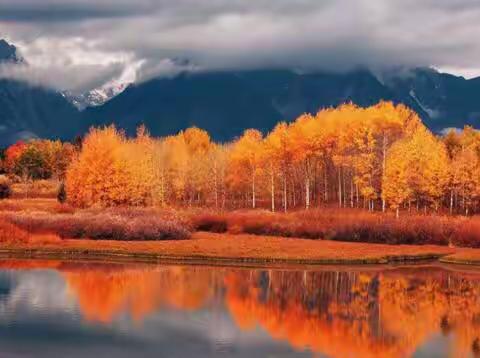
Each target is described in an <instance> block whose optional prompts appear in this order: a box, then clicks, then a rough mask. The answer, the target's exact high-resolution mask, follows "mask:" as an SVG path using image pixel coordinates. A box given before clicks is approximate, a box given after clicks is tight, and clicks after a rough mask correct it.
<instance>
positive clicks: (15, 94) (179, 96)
mask: <svg viewBox="0 0 480 358" xmlns="http://www.w3.org/2000/svg"><path fill="white" fill-rule="evenodd" d="M24 61H25V62H24ZM26 61H28V59H26V60H24V59H23V58H22V57H21V56H19V55H18V53H17V49H16V47H15V46H13V45H10V44H8V43H7V42H6V41H2V40H0V64H1V63H6V62H8V63H9V64H8V65H11V64H12V63H13V65H15V64H16V63H19V62H22V63H23V64H25V63H26V64H27V65H28V62H26ZM120 85H121V84H120ZM119 92H120V93H115V94H114V96H113V97H112V98H110V99H109V100H107V101H105V103H103V104H100V105H98V106H95V107H87V108H86V109H85V110H83V111H80V110H79V109H78V108H77V107H75V106H74V105H73V104H72V101H73V100H72V98H69V97H68V96H67V95H66V94H63V93H59V92H57V91H54V90H50V89H46V88H43V87H38V86H33V85H31V84H28V83H26V82H21V81H17V80H13V79H8V78H3V79H0V146H5V145H9V144H11V143H13V142H14V141H16V140H18V139H21V138H29V137H46V138H60V139H72V138H73V137H74V136H76V135H80V134H83V133H85V132H86V131H87V130H88V128H89V127H90V126H95V125H96V126H102V125H108V124H111V123H114V124H115V125H117V126H118V127H120V128H122V129H125V130H126V132H127V134H134V133H135V130H136V127H137V126H138V125H139V124H145V125H146V126H147V128H149V130H150V132H151V133H152V135H155V136H160V135H169V134H173V133H176V132H178V131H180V130H183V129H185V128H187V127H189V126H198V127H201V128H204V129H206V130H208V131H209V132H210V133H211V135H212V137H213V138H214V139H216V140H220V141H227V140H231V139H232V138H235V137H237V136H239V135H240V134H241V133H242V132H243V130H245V129H246V128H257V129H260V130H262V131H263V132H266V131H268V130H270V129H271V128H272V127H273V126H274V125H275V124H276V123H277V122H279V121H291V120H293V119H295V118H296V117H297V116H299V115H301V114H303V113H315V112H317V111H318V110H320V109H322V108H326V107H332V106H337V105H340V104H342V103H345V102H352V103H355V104H357V105H360V106H369V105H372V104H375V103H377V102H379V101H381V100H386V101H392V102H394V103H403V104H405V105H407V106H408V107H410V108H412V109H413V110H415V111H416V112H417V113H418V114H419V115H420V117H421V118H422V119H423V120H424V122H425V123H426V125H427V126H428V127H429V128H430V129H432V130H434V131H436V132H441V131H442V130H443V129H444V128H450V127H454V128H455V127H457V128H458V127H463V126H464V125H472V126H474V127H475V126H478V124H479V123H480V101H478V97H479V95H480V78H474V79H465V78H463V77H460V76H454V75H450V74H447V73H440V72H438V71H436V70H434V69H431V68H415V69H405V68H399V69H396V70H393V71H390V72H385V73H382V74H378V73H374V72H372V71H370V70H368V69H366V68H357V69H354V70H351V71H349V72H344V73H331V72H320V71H317V72H311V73H299V72H296V71H292V70H288V69H287V70H281V69H276V70H268V69H267V70H250V71H217V72H213V71H212V72H196V71H183V72H181V73H179V74H177V75H176V76H172V77H168V78H167V77H163V78H154V79H151V80H149V81H146V82H143V83H137V84H129V85H126V86H125V89H124V90H123V91H119ZM103 99H104V98H100V100H103Z"/></svg>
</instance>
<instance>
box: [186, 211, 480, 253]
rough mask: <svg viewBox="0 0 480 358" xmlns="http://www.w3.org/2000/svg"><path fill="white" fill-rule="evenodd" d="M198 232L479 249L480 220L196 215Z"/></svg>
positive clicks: (359, 214) (357, 214) (344, 214)
mask: <svg viewBox="0 0 480 358" xmlns="http://www.w3.org/2000/svg"><path fill="white" fill-rule="evenodd" d="M190 220H191V222H192V227H193V228H194V229H195V230H200V231H209V232H217V233H233V234H238V233H245V234H252V235H268V236H279V237H297V238H306V239H324V240H334V241H349V242H364V243H382V244H392V245H399V244H405V245H427V244H430V245H445V246H452V245H453V246H460V247H480V219H479V218H468V219H467V218H463V217H447V216H430V215H429V216H423V215H405V216H403V217H401V218H399V219H396V218H395V217H394V216H393V215H389V214H383V213H370V212H365V211H360V210H348V209H342V210H338V209H312V210H308V211H305V210H303V211H297V212H291V213H286V214H285V213H275V214H273V213H271V212H268V211H238V212H228V213H215V212H210V213H194V214H191V215H190Z"/></svg>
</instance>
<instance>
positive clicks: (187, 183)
mask: <svg viewBox="0 0 480 358" xmlns="http://www.w3.org/2000/svg"><path fill="white" fill-rule="evenodd" d="M479 159H480V133H479V132H477V131H476V130H475V129H473V128H471V127H465V128H464V129H463V130H462V131H459V130H451V131H449V132H448V133H446V134H445V135H442V136H437V135H435V134H434V133H432V132H430V131H429V130H428V129H427V128H426V127H425V125H424V124H423V123H422V121H421V120H420V118H419V116H418V115H417V114H416V113H415V112H413V111H412V110H410V109H409V108H407V107H406V106H404V105H394V104H393V103H391V102H380V103H378V104H377V105H374V106H371V107H368V108H361V107H358V106H356V105H354V104H344V105H341V106H339V107H337V108H328V109H324V110H321V111H319V112H318V113H317V114H304V115H302V116H300V117H299V118H297V119H296V120H295V121H293V122H291V123H286V122H282V123H278V124H277V125H276V127H275V128H274V129H273V130H272V131H271V132H270V133H267V134H266V135H264V134H262V133H261V132H260V131H258V130H255V129H247V130H245V132H244V133H243V135H241V136H240V137H238V138H236V139H235V140H233V141H231V142H228V143H216V142H214V141H213V140H212V139H211V137H210V135H209V133H207V132H206V131H204V130H202V129H199V128H196V127H192V128H188V129H186V130H185V131H182V132H180V133H178V134H176V135H171V136H167V137H161V138H154V137H152V136H150V135H149V133H148V129H147V128H145V127H144V126H140V127H139V128H138V131H137V135H136V137H134V138H129V137H127V136H126V135H125V134H124V133H123V132H122V130H121V129H117V128H115V127H114V126H109V127H103V128H91V129H90V131H89V133H88V134H87V135H86V136H85V137H84V138H81V139H76V140H75V141H74V142H73V143H62V142H60V141H51V140H32V141H28V142H18V143H16V144H14V145H12V146H10V147H9V148H7V149H6V150H5V151H4V152H3V155H2V165H1V166H2V170H3V172H4V173H5V177H6V179H4V181H8V182H17V183H18V182H24V183H25V184H28V183H32V182H35V181H39V180H55V181H56V182H58V183H60V189H61V191H62V192H63V194H62V195H61V196H60V198H61V199H62V200H66V201H68V203H69V204H71V205H72V206H74V207H80V208H88V207H101V208H106V207H116V206H135V207H138V206H140V207H144V206H148V207H150V206H158V207H182V208H185V207H209V208H215V209H222V210H231V209H240V208H253V209H255V208H264V209H269V210H271V211H282V212H287V211H289V210H295V209H310V208H318V207H337V208H362V209H365V210H368V211H393V212H395V213H396V215H397V216H399V215H401V212H402V211H408V212H411V211H414V212H421V213H427V212H428V213H436V212H440V211H442V212H446V213H450V214H464V215H470V214H473V213H476V212H477V211H478V210H479V208H478V203H479V199H480V161H479Z"/></svg>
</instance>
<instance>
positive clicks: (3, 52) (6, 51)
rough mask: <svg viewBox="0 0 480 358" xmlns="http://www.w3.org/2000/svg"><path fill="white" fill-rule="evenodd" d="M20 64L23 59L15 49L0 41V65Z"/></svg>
mask: <svg viewBox="0 0 480 358" xmlns="http://www.w3.org/2000/svg"><path fill="white" fill-rule="evenodd" d="M5 62H9V63H20V62H23V58H22V57H21V56H20V55H19V54H18V53H17V48H16V47H15V46H13V45H11V44H9V43H8V42H7V41H5V40H3V39H0V63H5Z"/></svg>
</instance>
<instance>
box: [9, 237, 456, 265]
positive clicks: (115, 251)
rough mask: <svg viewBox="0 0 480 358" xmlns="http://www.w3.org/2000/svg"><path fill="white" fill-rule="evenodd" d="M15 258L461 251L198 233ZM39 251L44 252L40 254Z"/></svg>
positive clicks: (12, 248)
mask: <svg viewBox="0 0 480 358" xmlns="http://www.w3.org/2000/svg"><path fill="white" fill-rule="evenodd" d="M5 248H6V249H8V252H9V253H10V254H15V253H16V254H18V255H19V256H22V255H28V256H29V257H68V258H75V257H76V258H84V257H87V256H88V257H96V258H99V259H125V258H130V259H141V260H153V261H156V260H159V259H172V260H192V261H198V260H201V261H221V262H256V263H275V262H278V263H280V262H287V263H302V264H322V263H323V264H326V263H332V264H333V263H337V264H347V263H349V264H354V263H356V264H362V263H387V262H394V261H404V260H414V259H426V258H431V259H432V258H438V257H441V256H443V255H447V254H451V253H454V252H455V249H451V248H448V247H442V246H431V245H424V246H409V245H398V246H392V245H381V244H359V243H347V242H335V241H313V240H305V239H295V240H291V239H286V238H278V237H259V236H255V235H230V234H212V233H205V232H203V233H201V232H199V233H195V234H193V235H192V239H191V240H183V241H150V242H145V241H144V242H138V241H108V240H106V241H97V242H95V244H94V245H92V242H91V241H90V240H59V241H57V242H52V243H43V244H41V245H40V244H37V243H32V242H28V243H20V244H15V245H5V246H4V249H5ZM36 250H38V251H36Z"/></svg>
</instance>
